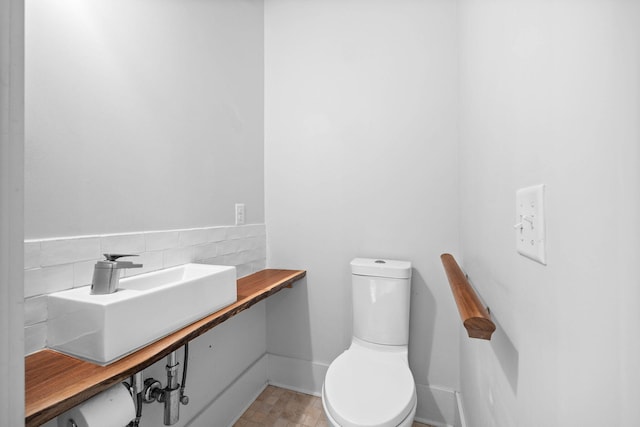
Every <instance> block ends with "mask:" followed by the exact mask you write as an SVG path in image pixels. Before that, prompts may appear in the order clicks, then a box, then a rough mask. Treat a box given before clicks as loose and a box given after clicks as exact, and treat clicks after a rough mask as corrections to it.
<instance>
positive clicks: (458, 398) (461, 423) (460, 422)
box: [456, 391, 467, 427]
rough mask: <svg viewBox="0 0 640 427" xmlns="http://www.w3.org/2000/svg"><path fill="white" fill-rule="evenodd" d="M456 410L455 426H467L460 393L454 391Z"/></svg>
mask: <svg viewBox="0 0 640 427" xmlns="http://www.w3.org/2000/svg"><path fill="white" fill-rule="evenodd" d="M456 410H457V413H458V419H457V420H456V421H458V422H457V426H459V427H467V419H466V417H465V416H464V406H462V393H460V392H459V391H456Z"/></svg>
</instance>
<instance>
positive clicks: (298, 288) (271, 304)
mask: <svg viewBox="0 0 640 427" xmlns="http://www.w3.org/2000/svg"><path fill="white" fill-rule="evenodd" d="M307 274H308V273H307ZM285 291H286V292H280V293H278V294H276V295H273V296H272V297H271V298H270V299H269V300H268V301H267V352H268V353H271V354H275V355H286V357H292V358H296V359H301V360H313V351H312V346H311V324H310V319H309V316H310V313H309V288H308V283H307V277H304V278H303V279H301V280H300V281H299V282H297V283H296V284H294V286H293V287H292V288H291V289H286V290H285Z"/></svg>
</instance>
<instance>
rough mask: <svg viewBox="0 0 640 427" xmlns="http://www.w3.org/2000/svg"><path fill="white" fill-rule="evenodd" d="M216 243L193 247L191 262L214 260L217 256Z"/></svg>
mask: <svg viewBox="0 0 640 427" xmlns="http://www.w3.org/2000/svg"><path fill="white" fill-rule="evenodd" d="M218 246H219V244H218V243H205V244H204V245H198V246H194V247H193V260H194V261H200V260H203V259H208V258H214V257H216V256H217V255H218Z"/></svg>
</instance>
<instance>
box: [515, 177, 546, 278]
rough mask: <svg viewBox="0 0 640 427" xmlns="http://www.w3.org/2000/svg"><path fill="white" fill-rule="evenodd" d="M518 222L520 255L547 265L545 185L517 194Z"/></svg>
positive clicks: (526, 189) (517, 246) (517, 241)
mask: <svg viewBox="0 0 640 427" xmlns="http://www.w3.org/2000/svg"><path fill="white" fill-rule="evenodd" d="M516 221H517V222H516V225H514V226H513V228H515V231H516V249H517V251H518V253H519V254H521V255H523V256H526V257H527V258H530V259H532V260H534V261H537V262H539V263H540V264H544V265H546V264H547V260H546V254H545V226H544V184H540V185H534V186H532V187H527V188H521V189H520V190H518V191H517V192H516Z"/></svg>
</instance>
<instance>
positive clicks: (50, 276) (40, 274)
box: [24, 264, 73, 298]
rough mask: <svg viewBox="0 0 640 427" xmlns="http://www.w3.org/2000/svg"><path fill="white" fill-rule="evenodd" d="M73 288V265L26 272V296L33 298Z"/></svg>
mask: <svg viewBox="0 0 640 427" xmlns="http://www.w3.org/2000/svg"><path fill="white" fill-rule="evenodd" d="M72 287H73V265H72V264H64V265H55V266H51V267H42V268H34V269H31V270H25V272H24V296H25V298H26V297H32V296H36V295H41V294H50V293H52V292H57V291H61V290H64V289H71V288H72Z"/></svg>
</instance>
